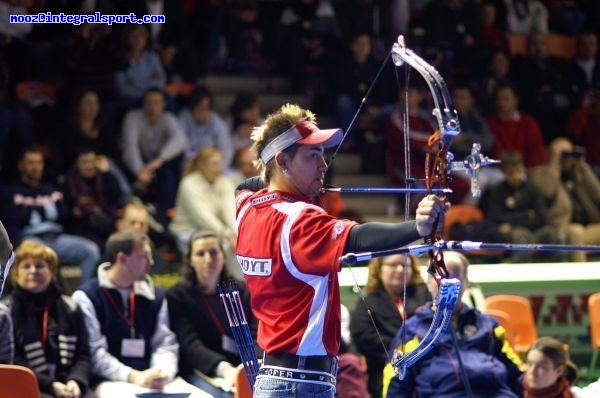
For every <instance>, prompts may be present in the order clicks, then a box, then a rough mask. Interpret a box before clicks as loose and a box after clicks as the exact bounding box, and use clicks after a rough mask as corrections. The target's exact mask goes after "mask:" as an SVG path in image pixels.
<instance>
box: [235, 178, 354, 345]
mask: <svg viewBox="0 0 600 398" xmlns="http://www.w3.org/2000/svg"><path fill="white" fill-rule="evenodd" d="M306 200H307V199H306V198H303V197H296V196H293V195H290V194H288V193H285V192H281V191H273V192H267V189H263V190H261V191H258V192H256V193H254V192H250V191H241V192H240V193H238V196H237V209H238V210H237V226H238V240H237V246H236V255H237V259H238V262H239V263H240V266H241V267H242V272H243V273H244V276H245V278H246V283H247V286H248V289H249V290H250V299H251V306H252V311H253V312H254V315H255V316H256V317H257V318H258V320H259V325H258V344H259V345H260V346H261V347H262V348H263V349H264V350H265V351H266V352H267V353H276V352H287V353H290V354H296V355H337V353H338V350H339V346H340V323H341V319H340V292H339V284H338V271H339V270H340V267H341V266H340V263H339V260H338V258H339V257H340V256H341V255H342V254H343V250H344V247H345V246H346V240H347V238H348V234H349V233H350V229H351V228H352V226H354V225H355V224H356V223H355V222H353V221H349V220H339V219H337V218H335V217H332V216H330V215H328V214H327V213H325V211H324V210H323V209H322V208H320V207H318V206H315V205H312V204H309V203H307V202H306Z"/></svg>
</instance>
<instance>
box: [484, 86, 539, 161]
mask: <svg viewBox="0 0 600 398" xmlns="http://www.w3.org/2000/svg"><path fill="white" fill-rule="evenodd" d="M518 105H519V98H518V97H517V94H516V92H515V90H514V88H513V87H512V86H509V85H505V86H500V87H498V89H497V90H496V113H495V114H494V115H492V116H490V117H488V119H487V122H488V124H489V126H490V129H491V130H492V134H493V135H494V149H493V152H494V156H495V157H498V156H499V155H500V154H501V153H502V152H504V151H506V150H509V149H514V150H516V151H518V152H519V153H520V154H521V156H523V160H524V162H525V167H527V168H531V167H535V166H541V165H542V164H544V163H545V162H546V145H545V144H544V138H543V136H542V131H541V129H540V125H539V124H538V122H537V120H535V118H533V117H532V116H530V115H527V114H525V113H521V112H520V111H519V108H518Z"/></svg>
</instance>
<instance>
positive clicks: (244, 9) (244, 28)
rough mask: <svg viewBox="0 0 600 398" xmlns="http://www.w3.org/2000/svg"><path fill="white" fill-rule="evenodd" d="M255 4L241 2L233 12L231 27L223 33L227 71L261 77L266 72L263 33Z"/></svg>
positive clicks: (252, 2) (253, 2)
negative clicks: (226, 54) (225, 44)
mask: <svg viewBox="0 0 600 398" xmlns="http://www.w3.org/2000/svg"><path fill="white" fill-rule="evenodd" d="M256 3H257V2H255V1H249V2H241V4H239V5H238V6H237V7H236V9H235V10H234V11H233V13H232V14H233V18H232V19H233V20H232V21H231V26H230V27H229V29H227V30H226V32H225V38H226V40H227V48H228V50H229V61H228V64H229V65H228V69H230V70H231V71H232V72H234V73H239V74H243V73H246V74H250V75H255V76H263V75H264V74H265V72H266V62H265V59H264V56H263V48H262V44H263V42H264V37H263V36H264V33H263V30H262V26H261V23H260V15H259V7H258V5H257V4H256Z"/></svg>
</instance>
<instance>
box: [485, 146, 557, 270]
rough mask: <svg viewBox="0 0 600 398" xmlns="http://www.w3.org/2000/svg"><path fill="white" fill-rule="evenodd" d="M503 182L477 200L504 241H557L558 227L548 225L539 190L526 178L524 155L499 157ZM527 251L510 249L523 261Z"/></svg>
mask: <svg viewBox="0 0 600 398" xmlns="http://www.w3.org/2000/svg"><path fill="white" fill-rule="evenodd" d="M500 161H501V165H500V167H501V169H502V174H504V181H503V182H501V183H500V184H498V185H496V186H495V187H493V188H491V189H488V190H487V191H485V192H484V193H483V195H482V197H481V200H480V202H479V206H480V207H481V209H482V210H483V212H484V214H485V217H486V220H488V221H490V222H492V223H493V224H494V225H495V226H496V227H497V230H496V232H497V233H498V234H499V239H500V240H501V241H503V242H514V243H534V242H546V243H559V240H560V238H559V232H558V229H557V228H555V227H553V226H550V225H547V224H546V223H545V220H546V206H545V202H544V197H543V196H542V193H541V192H540V191H539V190H538V189H537V187H536V186H535V185H533V183H532V182H531V181H528V180H527V179H526V173H525V167H524V164H523V158H522V157H521V155H520V154H519V153H518V152H516V151H506V152H504V153H503V154H502V156H501V157H500ZM528 258H529V254H528V253H527V252H519V251H515V252H513V259H514V260H526V259H528Z"/></svg>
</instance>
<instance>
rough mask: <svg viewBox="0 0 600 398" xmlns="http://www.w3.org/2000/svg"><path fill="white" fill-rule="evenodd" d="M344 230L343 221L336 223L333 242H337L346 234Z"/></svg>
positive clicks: (332, 236)
mask: <svg viewBox="0 0 600 398" xmlns="http://www.w3.org/2000/svg"><path fill="white" fill-rule="evenodd" d="M344 228H345V226H344V222H343V221H338V222H336V223H335V225H334V226H333V231H331V240H336V239H337V238H338V237H339V236H340V235H341V234H342V232H344Z"/></svg>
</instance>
